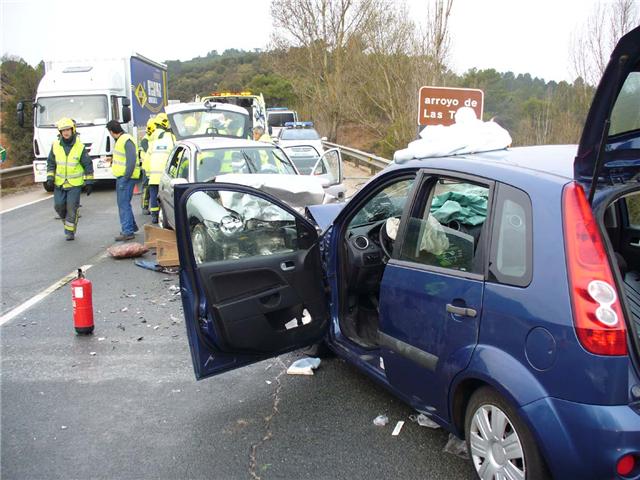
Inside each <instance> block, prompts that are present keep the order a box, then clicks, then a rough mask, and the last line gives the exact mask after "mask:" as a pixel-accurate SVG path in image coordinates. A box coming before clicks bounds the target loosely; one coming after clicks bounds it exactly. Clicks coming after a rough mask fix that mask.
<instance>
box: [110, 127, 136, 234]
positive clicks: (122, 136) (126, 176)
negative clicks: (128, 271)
mask: <svg viewBox="0 0 640 480" xmlns="http://www.w3.org/2000/svg"><path fill="white" fill-rule="evenodd" d="M107 130H108V131H109V133H110V134H111V136H112V137H113V139H114V140H115V141H116V143H115V145H114V146H113V160H112V161H111V172H112V173H113V176H114V177H116V200H117V202H118V214H119V216H120V235H118V236H117V237H116V238H115V240H116V242H125V241H127V240H133V239H134V238H135V233H136V232H137V231H138V225H137V224H136V219H135V217H134V216H133V210H132V209H131V198H132V197H133V188H134V187H135V185H136V183H137V182H138V179H139V178H140V165H139V164H138V147H137V146H136V141H135V140H134V138H133V137H132V136H131V135H129V134H128V133H125V132H124V130H123V129H122V125H120V123H119V122H118V121H117V120H111V121H109V123H107Z"/></svg>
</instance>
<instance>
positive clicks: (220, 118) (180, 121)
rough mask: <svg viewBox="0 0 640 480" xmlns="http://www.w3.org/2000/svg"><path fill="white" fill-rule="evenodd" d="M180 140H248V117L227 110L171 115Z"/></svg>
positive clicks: (197, 111)
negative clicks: (217, 138)
mask: <svg viewBox="0 0 640 480" xmlns="http://www.w3.org/2000/svg"><path fill="white" fill-rule="evenodd" d="M169 116H170V119H171V123H172V127H173V132H174V133H175V135H176V137H177V138H178V139H183V138H193V137H214V136H216V137H231V138H248V137H249V130H248V128H247V126H248V122H247V119H248V115H245V114H244V113H239V112H230V111H226V110H215V109H212V110H191V111H187V112H179V113H173V114H170V115H169Z"/></svg>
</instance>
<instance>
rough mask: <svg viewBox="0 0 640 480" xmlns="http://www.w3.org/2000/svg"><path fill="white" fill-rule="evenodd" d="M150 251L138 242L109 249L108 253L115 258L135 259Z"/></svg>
mask: <svg viewBox="0 0 640 480" xmlns="http://www.w3.org/2000/svg"><path fill="white" fill-rule="evenodd" d="M148 251H149V249H148V248H147V247H145V246H144V245H142V244H141V243H138V242H129V243H124V244H122V245H113V246H111V247H109V248H107V252H109V255H111V256H112V257H113V258H135V257H140V256H142V255H144V254H145V253H147V252H148Z"/></svg>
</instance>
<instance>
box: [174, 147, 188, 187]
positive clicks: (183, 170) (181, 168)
mask: <svg viewBox="0 0 640 480" xmlns="http://www.w3.org/2000/svg"><path fill="white" fill-rule="evenodd" d="M189 157H190V156H189V151H188V150H187V149H186V148H185V149H184V150H183V154H182V158H181V159H180V163H179V164H178V171H177V175H176V177H179V178H184V179H186V180H189Z"/></svg>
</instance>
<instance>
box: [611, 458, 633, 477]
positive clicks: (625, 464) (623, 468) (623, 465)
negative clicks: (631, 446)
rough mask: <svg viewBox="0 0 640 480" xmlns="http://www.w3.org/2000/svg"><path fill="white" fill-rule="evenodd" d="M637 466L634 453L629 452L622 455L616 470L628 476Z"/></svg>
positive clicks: (619, 473)
mask: <svg viewBox="0 0 640 480" xmlns="http://www.w3.org/2000/svg"><path fill="white" fill-rule="evenodd" d="M635 467H636V459H635V457H634V456H633V455H631V454H628V455H625V456H623V457H620V459H619V460H618V463H617V464H616V472H617V473H618V475H622V476H623V477H626V476H628V475H629V474H630V473H631V472H633V470H634V468H635Z"/></svg>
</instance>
